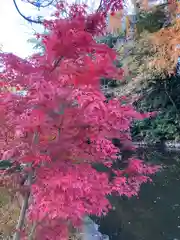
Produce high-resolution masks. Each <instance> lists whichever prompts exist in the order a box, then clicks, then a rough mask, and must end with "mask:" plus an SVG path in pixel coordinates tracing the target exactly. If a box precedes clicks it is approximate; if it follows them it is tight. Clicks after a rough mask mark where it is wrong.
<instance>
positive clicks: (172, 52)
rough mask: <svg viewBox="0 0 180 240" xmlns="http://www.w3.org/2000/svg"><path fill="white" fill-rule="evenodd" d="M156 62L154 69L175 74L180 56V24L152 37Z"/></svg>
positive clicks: (162, 30)
mask: <svg viewBox="0 0 180 240" xmlns="http://www.w3.org/2000/svg"><path fill="white" fill-rule="evenodd" d="M151 42H152V44H153V51H154V52H155V55H154V60H153V61H152V62H151V64H152V67H153V68H155V69H157V70H159V71H162V73H164V74H169V73H172V72H174V70H175V67H176V64H177V59H178V57H179V56H180V23H179V21H176V23H175V24H174V25H173V26H170V27H167V28H162V29H161V30H160V31H158V32H157V33H154V34H152V35H151Z"/></svg>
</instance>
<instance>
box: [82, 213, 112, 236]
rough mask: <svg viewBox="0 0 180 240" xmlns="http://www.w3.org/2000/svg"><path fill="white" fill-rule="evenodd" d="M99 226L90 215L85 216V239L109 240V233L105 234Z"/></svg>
mask: <svg viewBox="0 0 180 240" xmlns="http://www.w3.org/2000/svg"><path fill="white" fill-rule="evenodd" d="M98 228H99V226H98V225H97V224H96V223H95V222H94V221H93V220H92V219H91V218H90V217H88V216H86V217H85V218H84V223H83V233H82V236H83V240H109V237H108V236H107V235H103V234H101V233H100V232H99V230H98Z"/></svg>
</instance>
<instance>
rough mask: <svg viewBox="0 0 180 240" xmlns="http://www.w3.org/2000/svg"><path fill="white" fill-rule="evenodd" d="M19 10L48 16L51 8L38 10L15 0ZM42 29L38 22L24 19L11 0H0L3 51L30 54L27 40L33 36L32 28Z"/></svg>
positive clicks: (31, 14) (25, 55)
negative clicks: (30, 22) (34, 22)
mask: <svg viewBox="0 0 180 240" xmlns="http://www.w3.org/2000/svg"><path fill="white" fill-rule="evenodd" d="M17 4H18V6H19V8H20V10H21V12H22V13H23V14H24V15H26V16H35V15H44V14H45V15H46V16H50V14H51V12H52V10H51V9H46V10H44V11H40V12H38V10H34V9H33V7H31V5H30V4H28V3H22V0H17ZM33 29H34V30H35V31H37V32H39V31H42V29H43V28H42V27H41V26H40V25H39V24H33V25H32V26H31V24H29V23H28V22H27V21H26V20H24V19H23V18H22V17H21V16H20V15H19V13H18V12H17V10H16V9H15V6H14V4H13V0H1V3H0V44H2V46H3V47H2V50H3V51H5V52H12V53H14V54H16V55H18V56H20V57H22V58H25V57H27V56H29V55H31V54H32V52H33V45H32V44H30V43H28V42H27V40H28V39H30V38H32V37H33V33H34V30H33Z"/></svg>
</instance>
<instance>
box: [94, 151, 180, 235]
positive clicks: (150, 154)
mask: <svg viewBox="0 0 180 240" xmlns="http://www.w3.org/2000/svg"><path fill="white" fill-rule="evenodd" d="M138 154H139V155H140V156H141V157H142V158H143V159H145V160H146V161H151V162H155V163H160V164H163V165H164V169H163V171H161V172H159V173H158V174H156V176H155V177H153V184H145V185H143V186H142V189H141V192H140V194H139V198H138V199H137V198H135V197H134V198H131V199H129V200H127V199H122V198H120V197H115V198H114V197H112V199H111V202H112V204H113V206H114V207H115V210H113V211H111V212H110V213H109V214H108V216H106V217H105V218H103V219H101V220H100V221H98V223H99V224H100V231H101V232H102V233H105V234H107V235H109V237H110V239H112V240H180V152H165V151H160V150H155V149H146V150H139V152H138Z"/></svg>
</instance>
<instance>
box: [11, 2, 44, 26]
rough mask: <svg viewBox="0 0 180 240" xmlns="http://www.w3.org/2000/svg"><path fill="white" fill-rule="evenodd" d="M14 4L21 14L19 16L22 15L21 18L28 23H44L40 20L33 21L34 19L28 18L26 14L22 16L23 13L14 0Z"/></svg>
mask: <svg viewBox="0 0 180 240" xmlns="http://www.w3.org/2000/svg"><path fill="white" fill-rule="evenodd" d="M13 3H14V6H15V8H16V10H17V12H18V13H19V15H20V16H21V17H23V18H24V19H25V20H26V21H28V22H31V23H37V24H42V23H43V22H42V21H40V20H33V19H31V18H28V17H26V16H25V15H24V14H22V13H21V11H20V10H19V8H18V5H17V3H16V0H13Z"/></svg>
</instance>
